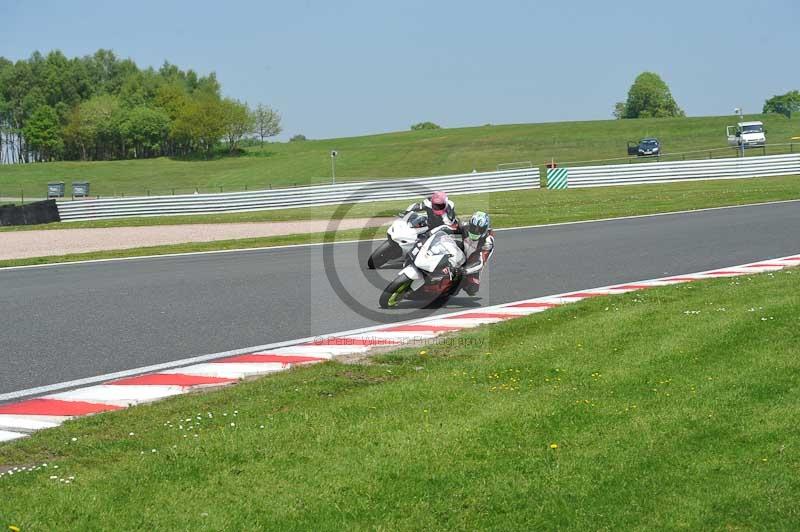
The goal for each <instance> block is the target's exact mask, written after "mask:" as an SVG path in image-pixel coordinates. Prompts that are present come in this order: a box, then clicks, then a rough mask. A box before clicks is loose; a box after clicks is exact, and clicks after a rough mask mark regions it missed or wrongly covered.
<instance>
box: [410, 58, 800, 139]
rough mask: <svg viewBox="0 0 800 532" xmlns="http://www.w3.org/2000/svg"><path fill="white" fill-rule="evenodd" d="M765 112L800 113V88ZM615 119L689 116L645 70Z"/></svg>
mask: <svg viewBox="0 0 800 532" xmlns="http://www.w3.org/2000/svg"><path fill="white" fill-rule="evenodd" d="M761 112H762V113H764V114H767V113H778V114H782V115H784V116H785V117H786V118H792V114H793V113H797V112H800V91H796V90H793V91H789V92H787V93H786V94H778V95H776V96H773V97H772V98H769V99H767V100H766V101H765V102H764V107H763V109H762V110H761ZM613 115H614V117H615V118H619V119H622V118H666V117H681V116H686V113H684V112H683V110H682V109H681V108H680V107H678V104H677V103H675V99H674V98H673V97H672V93H671V92H670V90H669V87H668V86H667V84H666V83H664V80H663V79H661V77H660V76H659V75H658V74H656V73H654V72H642V73H641V74H639V75H638V76H636V79H635V80H634V82H633V84H632V85H631V88H630V90H628V99H627V100H626V101H624V102H617V103H616V104H615V105H614V111H613ZM412 129H413V128H412Z"/></svg>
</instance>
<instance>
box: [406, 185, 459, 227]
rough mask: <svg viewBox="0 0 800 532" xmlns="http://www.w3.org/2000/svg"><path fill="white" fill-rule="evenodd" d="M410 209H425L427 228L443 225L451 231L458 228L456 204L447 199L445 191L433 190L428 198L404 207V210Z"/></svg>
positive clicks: (408, 210)
mask: <svg viewBox="0 0 800 532" xmlns="http://www.w3.org/2000/svg"><path fill="white" fill-rule="evenodd" d="M410 211H425V212H426V213H427V214H428V228H430V229H436V228H437V227H439V226H442V225H444V226H447V227H448V228H449V229H450V230H451V231H453V232H455V231H458V230H459V223H458V217H457V216H456V206H455V204H454V203H453V202H452V201H450V200H448V199H447V194H446V193H445V192H434V193H433V194H431V197H430V198H427V199H425V200H424V201H421V202H419V203H412V204H411V205H409V206H408V208H407V209H406V212H410Z"/></svg>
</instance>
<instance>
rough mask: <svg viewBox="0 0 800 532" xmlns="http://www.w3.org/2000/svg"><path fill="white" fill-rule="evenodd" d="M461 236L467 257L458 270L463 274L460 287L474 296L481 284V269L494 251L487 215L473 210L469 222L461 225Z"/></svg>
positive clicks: (489, 220) (489, 221) (492, 232)
mask: <svg viewBox="0 0 800 532" xmlns="http://www.w3.org/2000/svg"><path fill="white" fill-rule="evenodd" d="M461 236H462V237H463V244H464V255H465V256H466V257H467V261H466V263H465V264H464V266H463V267H462V268H461V272H460V273H461V274H462V275H463V276H464V280H463V282H462V285H461V287H462V288H463V289H464V291H465V292H466V293H467V294H469V295H471V296H474V295H475V294H477V293H478V290H479V289H480V286H481V271H482V270H483V268H484V266H486V263H487V262H488V261H489V257H491V256H492V253H494V231H492V221H491V218H489V215H488V214H486V213H485V212H482V211H477V212H475V214H473V215H472V217H471V218H470V219H469V223H467V224H464V225H462V226H461Z"/></svg>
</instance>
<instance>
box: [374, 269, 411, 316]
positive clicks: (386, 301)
mask: <svg viewBox="0 0 800 532" xmlns="http://www.w3.org/2000/svg"><path fill="white" fill-rule="evenodd" d="M409 288H411V279H409V278H408V277H406V276H405V275H404V274H402V273H401V274H400V275H398V276H397V277H396V278H395V279H394V281H392V282H391V283H389V286H387V287H386V288H384V289H383V292H381V297H380V299H379V300H378V304H379V305H380V306H381V308H393V307H396V306H397V304H398V303H399V302H400V301H401V300H402V299H403V296H404V295H405V293H406V292H407V291H408V289H409Z"/></svg>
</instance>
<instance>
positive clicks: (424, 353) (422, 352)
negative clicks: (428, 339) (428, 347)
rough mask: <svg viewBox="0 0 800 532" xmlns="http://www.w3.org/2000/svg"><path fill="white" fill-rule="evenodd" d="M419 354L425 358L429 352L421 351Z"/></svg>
mask: <svg viewBox="0 0 800 532" xmlns="http://www.w3.org/2000/svg"><path fill="white" fill-rule="evenodd" d="M419 354H420V355H423V356H424V355H427V354H428V352H427V351H420V352H419Z"/></svg>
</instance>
